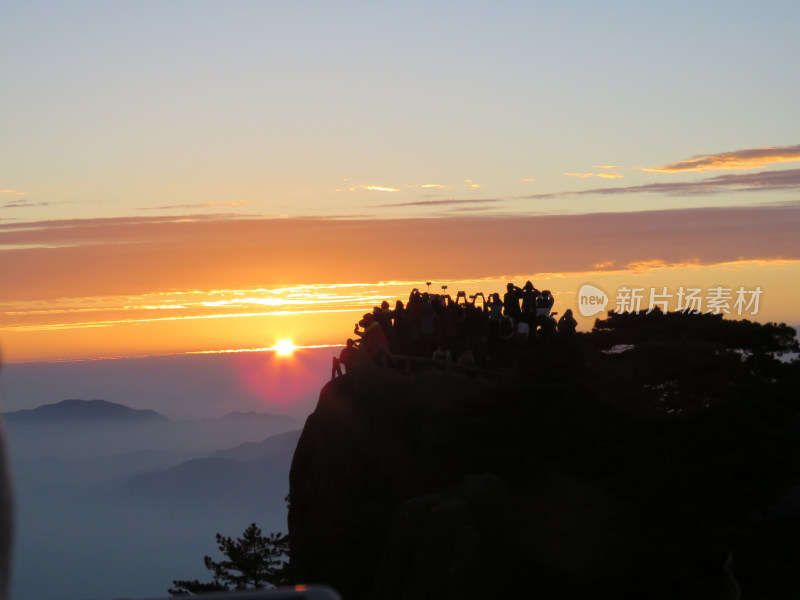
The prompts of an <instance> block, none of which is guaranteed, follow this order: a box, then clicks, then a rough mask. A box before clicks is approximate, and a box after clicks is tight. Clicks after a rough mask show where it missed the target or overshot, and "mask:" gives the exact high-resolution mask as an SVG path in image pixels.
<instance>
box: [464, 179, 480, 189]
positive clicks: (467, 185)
mask: <svg viewBox="0 0 800 600" xmlns="http://www.w3.org/2000/svg"><path fill="white" fill-rule="evenodd" d="M481 187H482V186H481V184H479V183H475V182H473V181H472V179H465V180H464V188H465V189H468V190H477V189H480V188H481Z"/></svg>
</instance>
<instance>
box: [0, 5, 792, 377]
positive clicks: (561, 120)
mask: <svg viewBox="0 0 800 600" xmlns="http://www.w3.org/2000/svg"><path fill="white" fill-rule="evenodd" d="M2 12H3V16H2V18H1V19H0V74H2V80H3V82H4V85H3V92H2V95H0V97H1V98H2V100H0V102H1V103H2V104H1V106H2V110H1V111H0V345H2V350H3V357H4V361H6V362H10V363H15V362H27V361H40V360H48V361H51V360H68V359H88V358H98V357H109V356H147V355H158V354H172V353H184V352H207V351H222V350H238V349H254V348H266V347H273V346H274V345H275V344H276V343H277V342H278V341H279V340H281V339H291V340H292V341H293V342H294V343H295V344H297V345H301V346H319V345H323V346H324V345H332V346H335V345H339V344H342V343H343V341H344V339H346V338H347V337H348V335H350V334H351V332H352V327H353V324H354V323H355V322H356V321H357V320H358V317H359V316H360V314H361V313H363V312H365V311H366V310H369V309H370V308H371V307H372V306H373V305H375V304H378V303H379V302H380V300H382V299H389V300H392V301H393V300H394V299H396V298H402V299H406V298H407V296H408V292H409V291H410V289H411V288H412V287H423V288H424V285H425V282H426V281H432V282H433V285H432V286H431V287H432V289H434V290H437V291H438V289H439V286H441V285H448V291H449V292H451V293H452V292H454V291H455V290H459V289H464V290H467V291H468V292H469V293H474V292H477V291H481V290H482V291H484V292H487V293H488V292H494V291H502V290H503V288H504V287H505V283H506V281H515V282H516V283H517V284H518V285H522V284H523V283H524V282H525V280H527V279H531V280H533V281H534V283H535V284H536V285H537V287H539V288H540V289H543V288H546V287H547V288H549V289H551V290H553V292H554V295H555V296H556V306H555V310H557V311H559V312H560V313H563V311H564V310H566V309H567V308H572V309H573V310H576V308H577V301H578V300H577V292H578V290H579V288H580V287H581V286H582V285H583V284H592V285H595V286H598V287H599V288H601V289H603V290H605V291H606V292H607V293H608V294H609V296H613V295H614V292H615V291H616V290H617V289H619V288H620V287H622V286H627V287H629V288H630V287H632V286H633V287H641V288H643V289H644V290H646V293H647V292H649V290H650V289H651V288H656V289H658V290H659V291H660V290H661V289H662V288H664V287H666V288H668V290H670V292H671V293H675V292H676V291H677V290H678V289H680V288H681V287H696V288H699V289H702V290H703V291H704V293H705V292H707V290H709V289H712V288H714V287H724V288H726V289H727V288H730V289H731V290H734V292H735V290H736V289H738V288H740V287H741V288H743V289H746V290H754V289H756V288H757V287H760V288H761V290H762V292H763V293H762V295H761V297H760V306H759V311H758V313H757V314H754V315H743V316H746V317H748V318H754V319H756V320H761V321H766V320H777V321H785V322H788V323H790V324H792V325H800V302H798V299H800V126H799V125H800V120H798V109H797V107H798V106H800V71H798V69H797V65H796V61H797V57H798V56H800V36H798V35H797V24H798V23H800V4H798V3H796V2H783V1H780V2H778V1H776V2H762V3H752V2H730V1H728V2H701V3H697V2H673V3H667V4H665V3H649V2H606V3H595V2H564V3H560V4H556V3H540V2H504V3H494V4H490V3H476V2H463V3H459V4H457V5H456V4H452V3H451V4H446V3H433V4H431V3H421V2H405V3H399V4H398V3H392V4H391V5H390V4H388V3H374V2H371V3H366V2H347V3H332V2H327V3H323V2H280V1H263V2H257V1H253V0H251V1H240V0H227V1H225V2H222V1H217V2H210V1H205V0H191V1H188V0H171V1H169V2H165V1H163V0H161V1H158V2H156V1H149V0H137V1H135V2H134V1H127V2H108V1H94V2H89V1H76V2H59V1H54V0H51V1H37V0H33V1H28V2H25V3H7V5H5V6H4V8H3V11H2ZM734 296H735V293H734ZM732 305H733V301H731V306H732ZM609 308H613V301H612V306H609ZM734 316H735V315H734ZM592 320H593V319H591V318H582V319H581V327H582V328H584V329H586V328H589V327H591V323H592Z"/></svg>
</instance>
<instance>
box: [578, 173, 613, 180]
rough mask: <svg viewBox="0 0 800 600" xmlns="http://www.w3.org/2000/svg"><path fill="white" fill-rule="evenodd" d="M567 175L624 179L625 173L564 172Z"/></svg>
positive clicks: (585, 177)
mask: <svg viewBox="0 0 800 600" xmlns="http://www.w3.org/2000/svg"><path fill="white" fill-rule="evenodd" d="M564 175H566V176H567V177H581V178H583V179H587V178H589V177H600V178H601V179H622V177H623V175H620V174H619V173H564Z"/></svg>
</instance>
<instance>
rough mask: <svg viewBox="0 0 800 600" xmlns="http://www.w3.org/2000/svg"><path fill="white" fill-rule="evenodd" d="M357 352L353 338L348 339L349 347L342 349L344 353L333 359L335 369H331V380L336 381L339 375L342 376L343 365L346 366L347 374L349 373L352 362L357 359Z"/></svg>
mask: <svg viewBox="0 0 800 600" xmlns="http://www.w3.org/2000/svg"><path fill="white" fill-rule="evenodd" d="M356 352H357V350H356V343H355V341H354V340H353V339H352V338H347V345H346V346H345V347H344V348H342V351H341V352H340V353H339V357H338V358H337V357H335V356H334V357H333V367H332V369H331V379H335V378H336V376H337V375H338V376H339V377H341V376H342V365H344V368H345V373H349V372H350V369H351V366H352V364H353V363H352V360H353V358H354V357H355V354H356Z"/></svg>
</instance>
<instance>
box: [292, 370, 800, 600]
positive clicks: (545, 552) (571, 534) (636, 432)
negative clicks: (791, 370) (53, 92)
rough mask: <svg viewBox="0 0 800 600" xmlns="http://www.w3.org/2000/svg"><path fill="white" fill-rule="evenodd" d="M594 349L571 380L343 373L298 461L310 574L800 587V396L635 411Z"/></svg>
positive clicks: (415, 585) (393, 585)
mask: <svg viewBox="0 0 800 600" xmlns="http://www.w3.org/2000/svg"><path fill="white" fill-rule="evenodd" d="M597 356H599V355H597ZM592 360H594V359H592ZM592 360H589V361H588V362H586V363H585V364H584V366H583V367H582V369H581V370H578V371H576V372H575V374H574V376H568V377H560V378H559V380H558V381H548V380H547V377H544V376H542V377H540V378H539V379H538V380H537V381H530V380H528V381H526V380H524V378H523V379H518V380H516V381H514V382H513V383H512V382H510V381H507V380H503V379H481V378H480V377H468V376H465V375H461V374H458V373H455V372H448V371H443V370H435V369H434V370H429V371H424V372H421V373H417V374H410V375H400V374H399V373H397V372H395V371H393V370H390V369H381V368H366V369H364V370H362V371H360V372H358V373H357V374H355V375H345V376H344V377H342V378H339V379H336V380H334V381H332V382H330V383H329V384H327V385H326V386H325V387H324V388H323V390H322V393H321V395H320V400H319V404H318V406H317V409H316V411H315V412H314V413H313V414H312V415H311V416H310V417H309V418H308V420H307V422H306V425H305V428H304V430H303V433H302V436H301V438H300V441H299V443H298V446H297V450H296V452H295V455H294V460H293V463H292V469H291V476H290V488H291V492H290V500H291V506H290V511H289V531H290V537H291V551H292V568H293V571H294V578H295V580H297V581H298V582H304V583H325V584H329V585H332V586H333V587H335V588H336V589H337V590H338V591H339V592H340V593H341V594H342V596H343V597H344V598H345V599H346V600H359V599H368V598H369V599H375V600H377V599H382V600H387V599H389V600H391V599H398V600H399V599H407V598H408V599H411V598H414V599H426V598H430V599H434V598H435V599H437V600H442V599H449V598H453V599H455V598H461V599H472V598H475V599H478V598H502V597H515V598H516V597H526V598H575V599H577V598H581V599H584V598H631V599H633V598H637V599H638V598H645V597H646V598H664V599H666V598H678V597H681V598H703V599H709V598H733V597H736V593H737V590H739V591H741V590H745V591H746V592H750V597H758V598H783V597H793V596H794V595H796V593H797V592H798V591H800V582H799V581H798V579H797V575H795V574H794V573H795V565H796V564H800V563H798V560H800V543H798V539H800V536H798V534H800V521H798V519H797V516H798V511H797V510H796V502H795V504H794V505H793V504H792V502H788V508H786V506H787V502H786V500H785V498H784V501H782V504H776V500H777V499H778V498H780V497H781V496H782V495H785V491H786V490H787V489H789V488H790V487H791V484H792V481H797V479H798V478H799V476H798V464H800V461H798V445H797V439H798V435H797V434H798V428H797V425H796V417H795V415H796V409H795V408H792V407H787V406H786V405H785V404H782V403H780V402H772V401H770V400H769V399H768V398H767V399H764V398H761V399H759V401H758V402H745V401H744V400H742V399H741V398H736V399H732V400H730V401H726V402H721V401H715V399H714V398H711V400H712V401H711V402H710V403H708V404H709V406H710V408H707V409H703V408H697V409H696V410H694V411H693V412H691V414H688V415H687V413H686V412H684V413H683V416H681V415H679V414H677V413H674V411H673V413H670V414H669V415H666V414H664V415H661V416H655V415H650V416H647V415H643V414H642V412H641V411H634V412H630V411H626V410H624V409H620V407H619V406H612V405H610V404H609V403H608V402H607V401H606V400H607V397H609V396H615V395H619V394H617V391H619V393H620V394H621V395H622V396H625V394H624V393H623V392H625V390H615V391H614V393H613V394H612V393H610V391H609V389H608V387H607V386H613V385H622V384H615V383H614V382H610V381H609V376H608V373H609V371H608V368H607V365H605V364H602V365H600V367H601V368H602V371H603V373H605V376H603V377H601V376H600V375H599V374H597V373H594V372H593V369H594V368H595V367H596V366H597V365H594V366H593V365H592ZM602 360H606V359H605V358H603V359H602ZM613 360H617V359H616V358H614V359H613ZM598 381H603V382H604V385H605V386H606V388H605V389H603V390H598V392H597V393H594V392H593V391H592V385H596V382H598ZM592 382H595V383H592ZM637 385H638V384H637ZM726 393H727V392H726ZM748 393H749V392H748ZM678 412H680V411H678ZM779 505H781V506H784V508H783V509H781V514H775V512H774V511H773V509H771V508H770V507H775V506H779ZM793 506H794V508H793Z"/></svg>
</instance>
